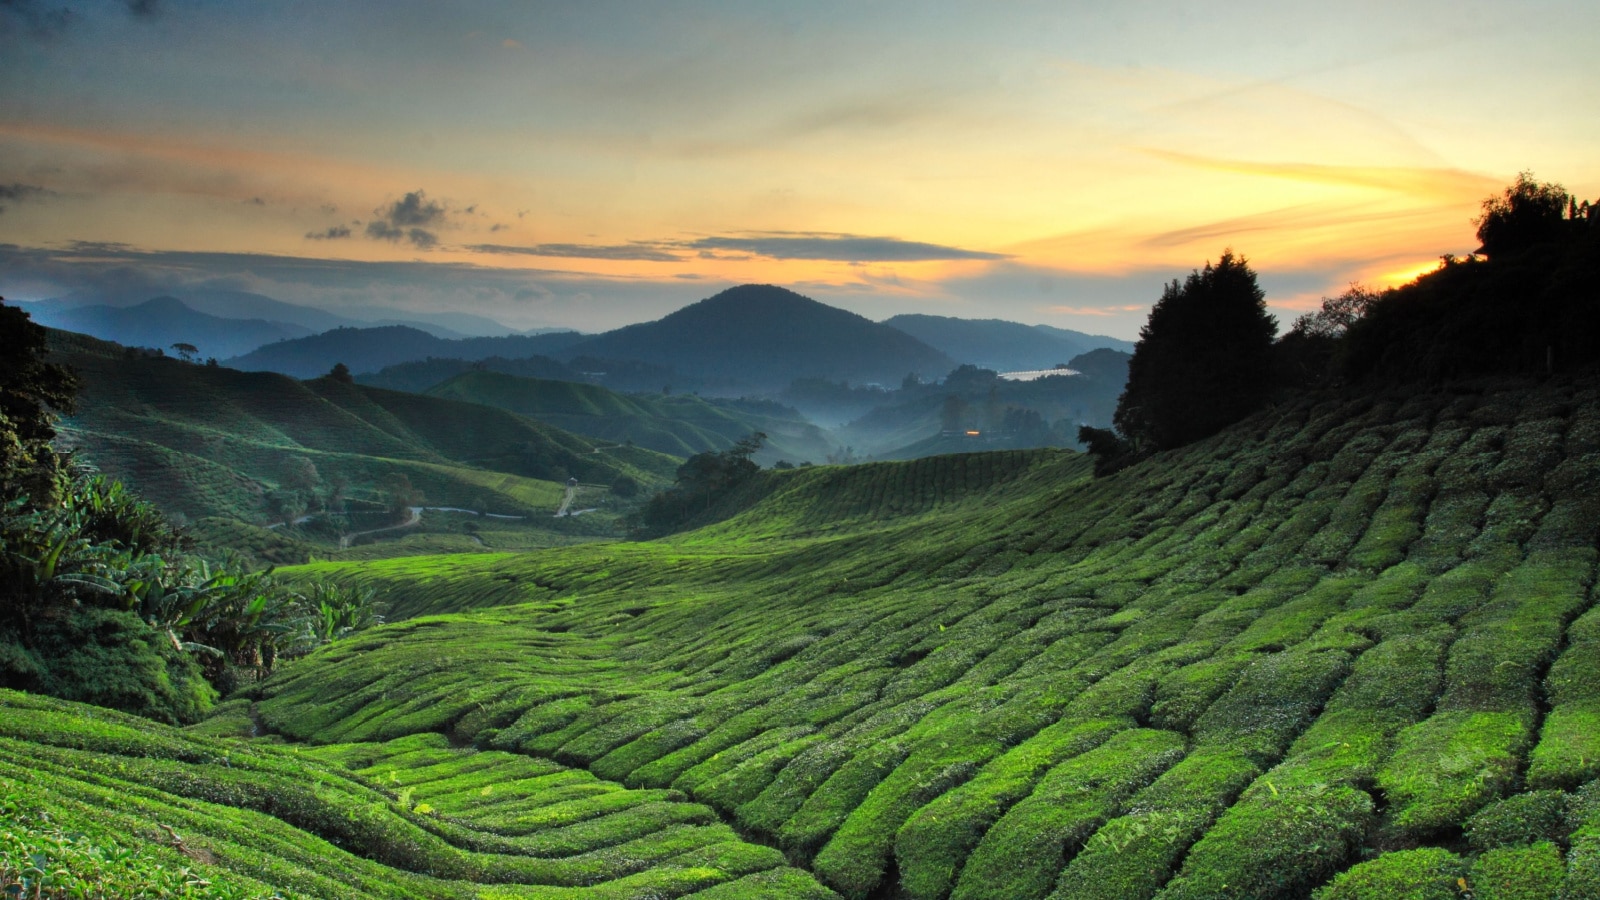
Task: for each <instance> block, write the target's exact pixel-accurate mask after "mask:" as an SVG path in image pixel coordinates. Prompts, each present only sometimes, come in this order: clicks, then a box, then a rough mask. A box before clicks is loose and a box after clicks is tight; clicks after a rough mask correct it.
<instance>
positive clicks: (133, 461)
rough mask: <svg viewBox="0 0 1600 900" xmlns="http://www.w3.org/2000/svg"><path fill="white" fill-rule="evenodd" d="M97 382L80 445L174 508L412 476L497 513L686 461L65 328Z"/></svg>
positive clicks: (205, 507) (261, 504)
mask: <svg viewBox="0 0 1600 900" xmlns="http://www.w3.org/2000/svg"><path fill="white" fill-rule="evenodd" d="M55 335H56V336H55V341H56V346H57V356H56V358H57V359H59V361H61V362H64V363H67V364H69V365H71V366H72V367H73V368H74V369H76V370H77V371H78V372H79V373H80V375H81V377H82V379H83V383H84V387H83V391H82V394H81V396H80V398H79V401H78V410H77V413H76V415H75V416H74V417H72V418H71V419H69V420H67V421H66V423H65V427H64V429H63V431H64V434H65V436H66V438H67V440H68V441H69V442H70V444H71V445H72V446H74V447H76V448H78V450H79V452H80V455H82V456H83V457H85V458H86V459H87V460H88V461H90V462H92V463H93V464H95V465H96V466H98V467H100V468H101V469H102V470H104V471H106V472H107V473H108V474H111V475H114V476H115V477H118V478H120V479H122V480H124V481H126V482H127V483H128V484H129V485H130V486H131V487H134V488H135V489H136V490H138V491H139V492H140V493H141V494H143V495H144V496H146V497H148V498H149V499H151V500H152V501H154V502H156V503H157V504H159V505H160V506H161V507H162V508H163V509H165V510H167V511H168V512H169V513H181V514H183V515H184V516H186V517H188V518H190V519H200V518H203V517H208V516H227V517H232V518H238V519H243V520H245V521H255V522H264V521H266V516H267V510H266V498H267V496H268V494H269V493H270V492H271V491H273V490H277V489H280V488H284V487H291V488H295V489H298V490H301V491H305V492H326V491H329V490H332V489H333V487H334V486H335V485H340V486H342V487H341V488H340V491H341V492H342V493H343V494H344V495H345V496H347V497H351V498H354V499H358V500H366V501H371V502H383V501H384V500H385V498H384V496H383V492H384V491H385V490H386V488H385V485H386V483H389V482H391V481H392V480H393V479H394V478H395V477H396V476H402V475H403V476H405V478H406V479H407V480H408V481H409V482H410V484H411V486H412V487H414V488H415V489H416V490H418V491H420V493H421V496H422V497H423V498H425V499H426V501H427V502H428V503H432V504H438V505H445V506H463V507H470V508H474V509H482V510H486V511H491V512H497V513H525V512H527V511H530V510H535V509H542V510H549V509H554V508H555V507H556V506H557V505H558V504H559V503H560V501H561V494H562V488H561V486H560V484H559V482H565V481H566V480H567V479H568V478H572V477H576V478H578V479H580V480H581V481H584V482H589V483H597V484H610V483H612V482H614V481H616V480H617V479H618V478H620V477H622V476H628V477H630V478H634V479H635V480H637V481H641V482H644V483H654V482H659V481H661V480H662V479H663V478H666V477H670V474H671V472H672V471H673V469H674V468H675V467H676V465H677V461H676V460H674V459H671V458H669V457H665V456H662V455H660V454H656V453H652V452H650V451H647V450H643V449H636V448H628V447H616V448H612V449H607V450H599V449H598V445H597V443H596V442H593V441H590V440H587V439H584V438H581V437H578V436H576V435H572V434H568V433H566V432H563V431H560V430H558V429H555V428H552V427H550V426H548V425H543V424H540V423H538V422H534V421H532V420H530V419H527V418H524V417H521V416H517V415H514V414H511V413H508V412H505V411H503V410H497V409H490V408H485V407H483V406H478V405H474V404H465V403H460V402H455V401H451V400H446V399H440V398H431V397H423V396H420V395H416V394H406V393H401V392H397V391H386V390H382V389H379V388H370V387H363V386H360V385H354V384H348V383H343V382H339V381H336V380H333V379H329V378H322V379H316V380H313V381H305V382H301V381H296V380H294V379H292V378H288V377H286V376H283V375H277V374H273V373H266V372H239V371H235V370H233V369H228V368H224V367H220V366H195V365H188V364H184V363H180V362H177V361H174V360H171V359H155V358H147V357H139V356H137V355H134V356H133V357H131V358H130V357H129V355H127V354H125V353H124V352H123V351H122V349H121V348H119V347H117V346H116V345H114V344H106V343H104V342H98V341H93V340H92V339H84V338H82V337H73V336H68V335H64V334H62V333H59V332H58V333H55Z"/></svg>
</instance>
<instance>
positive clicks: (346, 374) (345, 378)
mask: <svg viewBox="0 0 1600 900" xmlns="http://www.w3.org/2000/svg"><path fill="white" fill-rule="evenodd" d="M328 377H329V378H332V379H333V380H334V381H338V382H341V383H344V384H350V383H351V382H353V381H355V378H354V377H352V376H351V374H350V367H349V366H347V365H345V364H344V363H334V364H333V368H332V369H329V370H328Z"/></svg>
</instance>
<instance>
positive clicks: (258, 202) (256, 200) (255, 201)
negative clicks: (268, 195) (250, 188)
mask: <svg viewBox="0 0 1600 900" xmlns="http://www.w3.org/2000/svg"><path fill="white" fill-rule="evenodd" d="M244 205H246V206H266V205H267V201H265V200H263V199H261V198H260V197H251V198H250V199H249V200H246V201H244Z"/></svg>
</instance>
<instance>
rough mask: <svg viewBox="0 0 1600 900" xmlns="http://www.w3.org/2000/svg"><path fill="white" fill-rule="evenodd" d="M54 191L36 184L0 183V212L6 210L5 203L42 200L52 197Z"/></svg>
mask: <svg viewBox="0 0 1600 900" xmlns="http://www.w3.org/2000/svg"><path fill="white" fill-rule="evenodd" d="M55 195H56V192H55V191H52V190H49V189H47V188H42V187H39V186H38V185H36V184H19V183H16V182H13V183H11V184H0V213H3V212H5V211H6V208H5V205H4V204H6V203H19V202H21V203H26V202H29V201H33V200H43V199H44V198H46V197H54V196H55Z"/></svg>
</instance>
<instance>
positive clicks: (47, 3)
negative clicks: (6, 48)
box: [0, 0, 163, 41]
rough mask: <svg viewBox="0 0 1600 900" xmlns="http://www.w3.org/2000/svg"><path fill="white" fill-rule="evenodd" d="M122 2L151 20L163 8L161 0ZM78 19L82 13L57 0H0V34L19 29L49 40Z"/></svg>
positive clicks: (139, 17) (124, 0)
mask: <svg viewBox="0 0 1600 900" xmlns="http://www.w3.org/2000/svg"><path fill="white" fill-rule="evenodd" d="M121 5H122V6H123V7H124V8H126V9H127V10H128V13H129V15H131V16H133V17H134V18H136V19H153V18H155V17H156V16H157V15H159V14H160V13H161V11H162V7H163V4H162V3H161V2H160V0H122V3H121ZM80 18H82V14H81V13H79V12H78V11H77V10H75V9H73V8H72V6H69V5H66V4H63V3H60V2H57V0H0V37H4V36H6V35H7V34H8V33H10V32H13V31H21V32H24V33H26V34H27V35H28V36H29V37H32V38H34V39H35V40H41V41H52V40H55V39H56V38H59V37H61V35H62V34H64V33H65V32H66V31H67V29H69V28H72V27H73V26H74V25H75V24H77V22H78V20H79V19H80Z"/></svg>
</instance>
